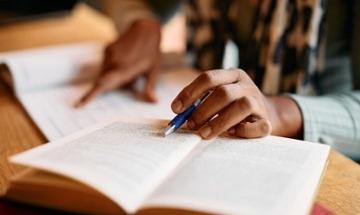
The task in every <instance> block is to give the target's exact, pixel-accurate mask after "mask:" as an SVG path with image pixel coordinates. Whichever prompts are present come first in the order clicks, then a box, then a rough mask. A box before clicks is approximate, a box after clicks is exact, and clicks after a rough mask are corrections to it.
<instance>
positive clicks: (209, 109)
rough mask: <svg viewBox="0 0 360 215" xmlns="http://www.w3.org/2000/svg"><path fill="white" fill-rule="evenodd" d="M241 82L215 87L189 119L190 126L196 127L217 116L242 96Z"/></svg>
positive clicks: (191, 127)
mask: <svg viewBox="0 0 360 215" xmlns="http://www.w3.org/2000/svg"><path fill="white" fill-rule="evenodd" d="M242 94H243V90H241V85H240V84H228V85H223V86H220V87H217V88H215V90H214V91H213V92H212V93H211V94H210V95H209V96H208V97H207V99H206V100H205V101H204V102H203V103H202V104H201V105H200V106H199V107H198V108H197V109H196V111H195V112H194V113H193V114H192V116H191V117H190V119H189V120H188V127H189V128H190V129H196V128H198V127H200V126H202V125H203V124H204V123H205V122H207V121H208V120H210V119H211V118H212V117H213V116H215V115H216V114H217V113H218V112H219V111H220V110H222V109H223V108H225V107H226V106H228V105H229V104H230V103H232V102H233V101H234V100H236V99H238V98H240V97H242V96H243V95H242Z"/></svg>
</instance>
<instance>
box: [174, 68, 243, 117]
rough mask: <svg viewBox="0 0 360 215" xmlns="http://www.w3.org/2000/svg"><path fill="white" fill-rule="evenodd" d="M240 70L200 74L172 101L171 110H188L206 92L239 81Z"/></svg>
mask: <svg viewBox="0 0 360 215" xmlns="http://www.w3.org/2000/svg"><path fill="white" fill-rule="evenodd" d="M243 73H244V72H243V71H242V70H238V69H233V70H211V71H207V72H205V73H203V74H201V75H200V76H199V77H197V78H196V79H195V80H194V81H193V82H192V83H191V84H189V85H188V86H187V87H185V88H184V89H183V90H182V91H181V92H180V93H179V95H178V96H177V97H176V98H175V99H174V101H173V102H172V104H171V108H172V110H173V111H174V112H175V113H180V112H182V111H184V110H185V109H186V108H188V107H189V106H190V105H191V104H192V103H194V102H195V100H196V99H198V98H200V97H201V96H202V95H203V94H205V93H206V92H207V91H209V90H211V89H213V88H215V87H217V86H219V85H226V84H231V83H234V82H237V81H239V80H240V79H241V77H242V74H243Z"/></svg>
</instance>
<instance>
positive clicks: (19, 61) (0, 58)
mask: <svg viewBox="0 0 360 215" xmlns="http://www.w3.org/2000/svg"><path fill="white" fill-rule="evenodd" d="M102 50H103V45H102V44H100V43H76V44H69V45H59V46H52V47H50V48H39V49H29V50H25V51H14V52H8V53H2V54H0V64H4V65H6V66H7V67H8V69H9V71H8V72H10V74H11V77H12V79H13V84H14V86H13V87H14V88H15V92H16V93H17V94H19V93H20V92H26V93H27V92H29V91H32V90H36V89H37V90H39V89H44V88H49V87H54V86H59V85H65V84H69V83H72V82H80V81H85V80H89V79H92V78H94V77H95V76H96V75H97V74H98V73H99V65H100V61H101V54H102Z"/></svg>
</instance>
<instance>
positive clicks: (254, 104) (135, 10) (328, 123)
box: [80, 0, 360, 159]
mask: <svg viewBox="0 0 360 215" xmlns="http://www.w3.org/2000/svg"><path fill="white" fill-rule="evenodd" d="M178 2H179V1H167V3H161V1H154V0H147V1H146V0H137V1H134V0H123V1H121V2H120V1H119V3H118V4H117V5H116V6H115V7H113V8H112V11H110V13H111V14H113V17H116V18H115V21H116V23H117V24H118V30H119V32H122V33H121V34H120V36H119V38H118V39H117V40H116V41H115V42H114V43H112V44H110V45H109V46H108V47H107V48H106V50H105V59H104V62H103V72H102V75H101V76H100V77H99V79H98V80H97V81H96V83H95V84H94V87H93V88H92V89H91V90H90V91H89V92H88V93H87V94H86V95H85V96H84V97H83V98H82V100H81V101H80V103H81V104H86V103H87V102H89V101H90V100H91V99H93V98H94V97H96V96H98V95H99V94H101V93H103V92H106V91H109V90H113V89H115V88H117V87H119V86H124V85H126V84H129V83H131V82H132V81H134V80H136V79H137V78H139V77H141V76H144V77H145V79H146V84H145V88H144V96H145V97H146V98H147V100H148V101H150V102H154V101H156V99H157V98H156V94H155V90H154V89H155V88H154V87H155V84H156V79H157V76H158V72H159V71H158V68H159V54H160V50H159V44H160V38H161V34H160V26H161V24H160V22H159V21H158V19H157V17H156V15H154V14H155V13H154V11H159V13H158V14H159V15H162V17H164V16H166V15H168V14H169V12H171V11H174V8H176V7H175V6H176V5H177V3H178ZM162 4H169V5H170V6H172V10H164V8H170V6H169V5H162ZM153 5H155V6H158V7H154V8H155V9H154V8H153V7H152V6H153ZM159 5H160V6H159ZM161 6H162V7H161ZM186 7H187V12H188V24H189V26H190V31H189V35H190V38H191V39H192V40H191V41H189V48H190V49H191V50H192V51H193V52H194V53H195V54H194V55H195V62H194V65H195V67H197V68H198V69H200V70H202V71H204V72H203V73H202V74H201V75H200V76H199V77H198V78H196V79H195V80H194V81H193V82H192V83H190V84H189V85H188V86H186V87H185V88H184V89H183V90H182V91H181V92H180V93H179V95H178V96H177V97H176V98H175V99H174V101H173V102H172V104H171V108H172V110H173V111H174V112H175V113H180V112H182V111H183V110H185V109H186V108H187V107H188V106H189V105H190V104H192V103H193V102H194V101H195V100H196V99H197V98H199V97H201V96H203V95H204V94H205V93H206V92H208V91H211V94H210V95H209V96H208V97H207V99H206V100H205V101H204V102H203V103H202V104H201V105H200V106H199V108H198V109H197V110H196V111H195V112H194V114H193V115H192V117H191V118H190V119H189V120H188V127H189V128H190V129H194V130H198V131H199V134H200V136H201V137H202V138H204V139H211V138H214V137H216V136H217V135H219V134H221V133H223V132H228V133H229V134H230V135H233V136H237V137H242V138H256V137H262V136H265V135H268V134H273V135H279V136H284V137H291V138H299V139H304V140H308V141H313V142H320V143H324V144H329V145H331V146H332V147H334V148H335V149H337V150H339V151H341V152H343V153H345V154H346V155H348V156H350V157H352V158H353V159H360V91H359V89H360V25H357V24H356V23H357V22H359V21H360V2H358V1H354V0H352V1H341V0H329V1H328V2H327V4H326V1H322V0H314V1H301V2H299V1H291V0H279V1H276V0H265V1H259V2H258V1H256V0H251V1H250V0H226V1H211V0H208V1H195V0H192V1H188V2H187V6H186ZM156 8H160V9H159V10H156ZM164 11H165V12H168V13H167V14H166V13H165V12H164ZM119 14H120V15H119ZM324 29H326V30H324ZM229 38H230V39H232V40H233V41H234V42H235V43H236V45H237V46H238V47H239V50H240V55H239V56H240V57H239V58H240V65H239V68H242V69H228V70H224V69H216V68H221V59H222V57H223V52H224V51H223V49H224V44H225V42H226V40H228V39H229Z"/></svg>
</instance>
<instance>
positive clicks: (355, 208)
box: [0, 6, 360, 214]
mask: <svg viewBox="0 0 360 215" xmlns="http://www.w3.org/2000/svg"><path fill="white" fill-rule="evenodd" d="M54 23H56V24H57V25H56V26H59V29H60V32H58V33H56V34H55V33H54V30H52V29H53V28H54ZM30 25H32V26H37V27H41V28H39V29H43V31H44V32H45V33H46V34H48V35H52V37H45V36H44V33H41V30H34V31H35V32H33V31H31V30H30V29H32V28H33V27H30ZM36 29H38V28H36ZM79 29H81V30H80V31H79ZM25 32H26V33H27V34H26V35H33V38H32V40H31V41H26V42H21V41H22V38H24V36H23V35H24V33H25ZM70 32H71V33H70ZM6 35H7V36H6ZM34 35H37V36H34ZM113 37H114V30H113V27H112V26H111V24H110V22H109V20H106V19H105V18H104V17H102V16H100V15H99V14H96V13H95V12H94V11H92V10H90V9H89V8H86V7H84V6H81V7H80V8H78V9H77V10H76V11H75V12H74V14H73V15H72V17H70V18H66V19H65V20H50V21H39V22H35V23H26V24H21V25H17V26H8V27H6V28H0V41H1V42H0V51H4V50H13V49H20V48H29V47H34V46H44V45H49V44H56V43H63V42H74V41H83V40H102V41H109V40H110V39H112V38H113ZM4 41H7V42H6V44H5V43H4ZM11 44H12V45H11ZM45 142H46V139H45V138H44V136H43V135H42V134H41V132H40V131H39V130H38V129H37V127H36V126H35V125H34V123H33V122H32V121H31V119H30V118H29V117H28V115H27V114H26V112H25V111H24V109H23V108H22V107H21V105H20V104H19V102H18V101H17V100H16V98H15V96H14V95H13V93H12V91H11V90H10V89H9V88H7V87H6V86H5V85H4V84H3V83H0V195H2V194H4V192H5V190H6V188H7V186H8V179H9V177H11V176H13V175H14V174H16V173H18V172H19V171H21V168H20V167H18V166H15V165H10V164H9V163H8V161H7V157H8V156H10V155H13V154H15V153H18V152H21V151H24V150H26V149H30V148H32V147H34V146H37V145H39V144H43V143H45ZM316 201H317V202H318V203H320V205H322V206H324V207H325V208H327V209H329V210H330V211H332V212H333V213H335V214H360V166H359V165H358V164H356V163H355V162H353V161H351V160H350V159H348V158H346V157H345V156H343V155H341V154H340V153H338V152H336V151H332V152H331V154H330V158H329V166H328V169H327V172H326V174H325V176H324V179H323V182H322V184H321V186H320V190H319V193H318V195H317V198H316ZM25 211H26V213H30V214H39V213H43V211H41V210H40V211H39V210H35V209H33V208H28V207H24V206H19V205H14V204H10V203H8V202H4V201H2V200H0V214H10V213H13V212H14V213H17V214H23V213H24V212H25Z"/></svg>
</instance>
